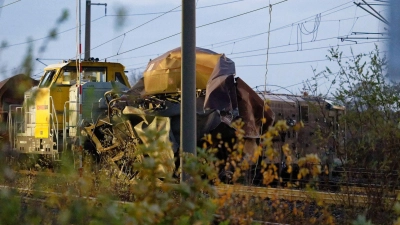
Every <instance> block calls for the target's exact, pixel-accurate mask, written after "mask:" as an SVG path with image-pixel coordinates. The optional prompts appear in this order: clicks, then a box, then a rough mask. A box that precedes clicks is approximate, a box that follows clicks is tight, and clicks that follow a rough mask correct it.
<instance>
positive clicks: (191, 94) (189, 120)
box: [180, 0, 196, 182]
mask: <svg viewBox="0 0 400 225" xmlns="http://www.w3.org/2000/svg"><path fill="white" fill-rule="evenodd" d="M181 44H182V48H181V51H182V68H181V90H182V96H181V99H182V102H181V121H180V122H181V134H180V139H181V144H180V155H181V156H180V162H181V163H180V165H181V168H182V171H181V182H182V181H187V180H188V179H189V178H190V177H189V176H188V175H187V174H185V171H183V164H184V163H185V162H184V160H183V157H182V156H183V154H193V155H196V2H195V0H182V40H181Z"/></svg>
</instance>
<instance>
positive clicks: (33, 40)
mask: <svg viewBox="0 0 400 225" xmlns="http://www.w3.org/2000/svg"><path fill="white" fill-rule="evenodd" d="M104 17H105V16H102V17H99V18H97V19H94V20H92V21H91V22H95V21H97V20H100V19H102V18H104ZM81 26H84V24H82V25H81ZM76 28H77V26H75V27H74V28H70V29H67V30H64V31H61V32H58V33H55V35H59V34H63V33H66V32H68V31H71V30H75V29H76ZM49 37H53V35H47V36H45V37H42V38H37V39H32V40H29V41H25V42H20V43H16V44H11V45H6V46H0V49H2V48H3V49H5V48H9V47H13V46H18V45H24V44H29V43H32V42H36V41H40V40H43V39H46V38H49Z"/></svg>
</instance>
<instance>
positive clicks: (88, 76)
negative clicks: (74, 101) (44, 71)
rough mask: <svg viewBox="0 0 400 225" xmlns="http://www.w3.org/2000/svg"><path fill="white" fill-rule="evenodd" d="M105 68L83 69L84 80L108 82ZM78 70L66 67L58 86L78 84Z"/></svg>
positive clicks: (58, 79)
mask: <svg viewBox="0 0 400 225" xmlns="http://www.w3.org/2000/svg"><path fill="white" fill-rule="evenodd" d="M106 72H107V68H105V67H83V68H82V80H83V81H86V82H106V81H107V80H106ZM76 78H77V70H76V67H75V66H66V67H64V68H63V69H62V70H61V73H60V75H59V76H58V78H57V81H56V83H57V84H58V85H60V84H62V85H72V84H73V83H75V82H76Z"/></svg>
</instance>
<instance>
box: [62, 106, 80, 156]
mask: <svg viewBox="0 0 400 225" xmlns="http://www.w3.org/2000/svg"><path fill="white" fill-rule="evenodd" d="M70 103H76V101H66V102H64V112H63V150H65V149H66V147H67V116H69V111H70V110H69V109H68V115H67V105H70ZM76 111H77V110H76ZM69 124H70V121H68V127H70V126H69Z"/></svg>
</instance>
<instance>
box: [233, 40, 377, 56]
mask: <svg viewBox="0 0 400 225" xmlns="http://www.w3.org/2000/svg"><path fill="white" fill-rule="evenodd" d="M371 43H376V41H367V42H360V43H357V44H356V43H350V44H343V45H339V44H338V45H336V46H332V45H329V46H322V47H315V48H307V49H303V50H300V51H299V50H290V51H280V52H270V53H269V54H285V53H293V52H305V51H313V50H319V49H327V48H333V47H344V46H352V45H363V44H371ZM256 56H265V53H261V54H255V55H245V56H237V57H230V58H231V59H240V58H248V57H256Z"/></svg>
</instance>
